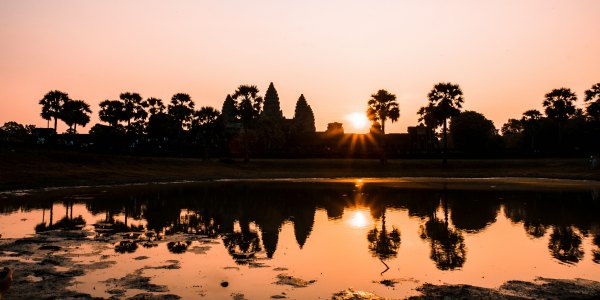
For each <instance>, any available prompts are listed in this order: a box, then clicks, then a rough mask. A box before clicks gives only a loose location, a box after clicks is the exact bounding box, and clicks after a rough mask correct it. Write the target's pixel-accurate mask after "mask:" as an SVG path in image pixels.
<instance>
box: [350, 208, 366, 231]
mask: <svg viewBox="0 0 600 300" xmlns="http://www.w3.org/2000/svg"><path fill="white" fill-rule="evenodd" d="M350 225H351V226H352V227H358V228H361V227H365V226H367V225H368V220H367V217H366V216H365V213H364V212H363V211H355V212H354V215H353V216H352V219H350Z"/></svg>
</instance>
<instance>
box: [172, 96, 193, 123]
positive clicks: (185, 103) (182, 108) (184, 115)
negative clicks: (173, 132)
mask: <svg viewBox="0 0 600 300" xmlns="http://www.w3.org/2000/svg"><path fill="white" fill-rule="evenodd" d="M168 109H169V115H170V116H171V117H172V118H173V120H175V121H176V122H177V123H178V124H179V127H180V129H181V130H184V129H186V128H189V127H190V125H191V121H192V116H193V114H194V101H192V98H191V97H190V95H188V94H184V93H177V94H175V95H173V97H172V98H171V104H169V107H168Z"/></svg>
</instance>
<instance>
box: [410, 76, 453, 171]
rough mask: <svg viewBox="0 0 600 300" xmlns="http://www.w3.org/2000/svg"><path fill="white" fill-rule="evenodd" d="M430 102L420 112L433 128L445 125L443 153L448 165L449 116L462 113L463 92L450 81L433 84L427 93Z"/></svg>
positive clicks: (444, 164) (445, 162) (422, 118)
mask: <svg viewBox="0 0 600 300" xmlns="http://www.w3.org/2000/svg"><path fill="white" fill-rule="evenodd" d="M427 100H428V101H429V104H428V105H427V106H425V107H422V108H421V109H420V110H419V112H418V114H420V115H421V118H420V119H421V120H424V121H425V122H426V123H430V125H428V126H431V127H433V128H437V127H439V126H440V125H442V126H443V127H442V128H443V136H444V151H443V153H442V157H443V163H442V165H443V166H444V167H446V165H447V161H446V155H447V152H448V125H447V123H448V118H451V117H453V116H456V115H458V114H460V109H461V108H462V103H463V102H464V98H463V92H462V90H461V89H460V87H459V86H458V84H453V83H450V82H442V83H438V84H436V85H435V86H433V89H432V90H431V92H429V94H427Z"/></svg>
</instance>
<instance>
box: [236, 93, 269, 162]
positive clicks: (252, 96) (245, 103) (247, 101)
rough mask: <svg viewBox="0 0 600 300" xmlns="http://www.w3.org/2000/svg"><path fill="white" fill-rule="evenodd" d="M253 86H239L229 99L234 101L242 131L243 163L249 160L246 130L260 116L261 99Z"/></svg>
mask: <svg viewBox="0 0 600 300" xmlns="http://www.w3.org/2000/svg"><path fill="white" fill-rule="evenodd" d="M258 93H259V91H258V88H257V87H256V86H255V85H240V86H239V87H238V88H237V90H235V92H234V93H233V95H232V96H231V98H232V99H233V100H234V101H235V106H236V112H237V114H238V117H239V119H240V121H241V122H242V128H243V130H244V162H248V161H249V160H250V158H249V154H248V129H249V128H250V125H251V124H252V122H253V121H254V120H255V119H256V118H258V116H260V111H261V105H262V102H263V98H262V97H261V96H259V95H258Z"/></svg>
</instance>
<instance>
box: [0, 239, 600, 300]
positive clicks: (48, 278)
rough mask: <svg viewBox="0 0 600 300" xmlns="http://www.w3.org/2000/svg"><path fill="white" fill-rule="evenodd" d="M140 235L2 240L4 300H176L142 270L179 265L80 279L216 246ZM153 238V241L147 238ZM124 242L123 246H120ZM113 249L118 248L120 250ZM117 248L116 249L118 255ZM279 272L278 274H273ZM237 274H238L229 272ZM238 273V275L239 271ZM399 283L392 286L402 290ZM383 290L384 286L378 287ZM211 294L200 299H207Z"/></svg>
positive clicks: (364, 295) (285, 280) (173, 263)
mask: <svg viewBox="0 0 600 300" xmlns="http://www.w3.org/2000/svg"><path fill="white" fill-rule="evenodd" d="M140 236H141V235H140V233H120V234H115V235H112V236H98V235H97V234H96V233H92V232H90V231H77V230H72V231H65V230H55V231H48V232H44V233H40V234H36V235H34V236H31V237H26V238H21V239H2V240H0V265H1V266H7V267H10V268H12V269H13V270H14V282H13V285H12V286H11V288H10V289H9V290H8V292H7V293H6V294H5V295H4V299H48V298H58V299H65V298H77V299H106V298H118V299H122V298H127V299H180V298H182V297H183V298H187V297H186V296H184V295H178V291H174V290H171V289H170V287H169V286H167V285H161V284H156V283H154V282H153V279H152V278H151V277H150V276H147V275H146V274H145V271H146V270H165V271H168V272H177V271H178V270H179V269H180V262H179V261H177V260H168V261H165V262H162V263H159V264H149V265H145V266H144V267H141V268H138V269H136V270H135V271H133V272H130V273H128V274H126V275H125V276H115V277H111V278H109V279H106V280H102V281H100V282H97V283H96V285H95V288H94V289H96V288H98V289H99V290H100V291H98V292H99V293H100V294H102V295H103V296H100V297H98V296H97V295H95V296H93V295H90V294H89V293H84V292H80V291H78V284H80V282H79V279H80V278H81V277H82V276H85V275H86V274H88V273H90V272H93V271H98V270H110V268H111V267H114V266H115V263H116V262H115V261H114V260H112V258H113V257H112V256H110V255H102V253H106V252H105V251H106V250H107V249H115V251H116V252H118V251H125V252H126V251H128V248H127V247H126V245H127V242H128V243H133V242H132V241H138V242H135V243H136V244H139V247H156V246H165V245H164V244H166V245H167V247H171V248H173V247H176V246H177V245H181V247H185V249H180V250H181V251H183V250H188V251H191V252H193V253H195V254H203V253H205V251H206V250H207V249H209V248H210V247H212V246H213V245H215V244H216V243H215V242H214V241H211V240H210V239H208V238H206V237H196V238H194V237H191V236H189V235H174V236H170V237H165V238H164V239H150V240H148V239H145V238H140ZM148 236H151V235H148ZM123 241H126V242H123ZM117 246H119V247H121V248H118V247H117ZM117 248H118V249H117ZM134 259H135V260H137V261H146V260H147V259H148V257H145V256H137V257H135V258H134ZM274 270H275V271H277V272H280V271H282V270H285V271H286V272H287V271H291V272H293V270H287V269H282V268H275V269H274ZM233 271H236V270H233ZM236 272H239V270H237V271H236ZM277 279H278V281H277V282H275V283H272V284H277V285H290V286H292V287H293V288H310V285H311V284H312V283H313V282H314V281H312V280H310V281H309V280H305V279H302V278H296V277H292V276H289V275H287V274H280V275H278V276H277ZM401 281H402V280H399V281H398V282H397V283H396V284H401ZM381 284H388V283H387V282H382V283H381ZM416 290H417V291H418V292H419V293H420V295H417V296H413V297H411V298H410V299H447V298H451V299H454V298H460V299H540V298H543V299H598V298H599V297H600V282H597V281H592V280H584V279H551V278H537V279H536V280H534V281H532V282H526V281H508V282H506V283H504V284H503V285H501V286H500V287H498V288H491V289H490V288H482V287H477V286H472V285H434V284H430V283H424V284H422V285H421V286H419V287H418V288H417V289H416ZM210 295H211V293H210V291H205V292H204V293H203V294H201V295H200V296H202V297H206V299H209V298H210ZM230 296H231V298H232V299H246V297H245V296H244V291H241V292H238V293H232V294H231V295H230ZM272 298H273V299H285V298H288V295H287V294H286V293H281V294H278V295H273V296H272ZM323 298H331V299H383V298H381V297H379V296H377V295H376V294H373V293H370V292H368V291H360V290H355V289H352V288H348V289H347V290H344V291H339V292H335V293H334V292H332V294H330V295H323Z"/></svg>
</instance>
